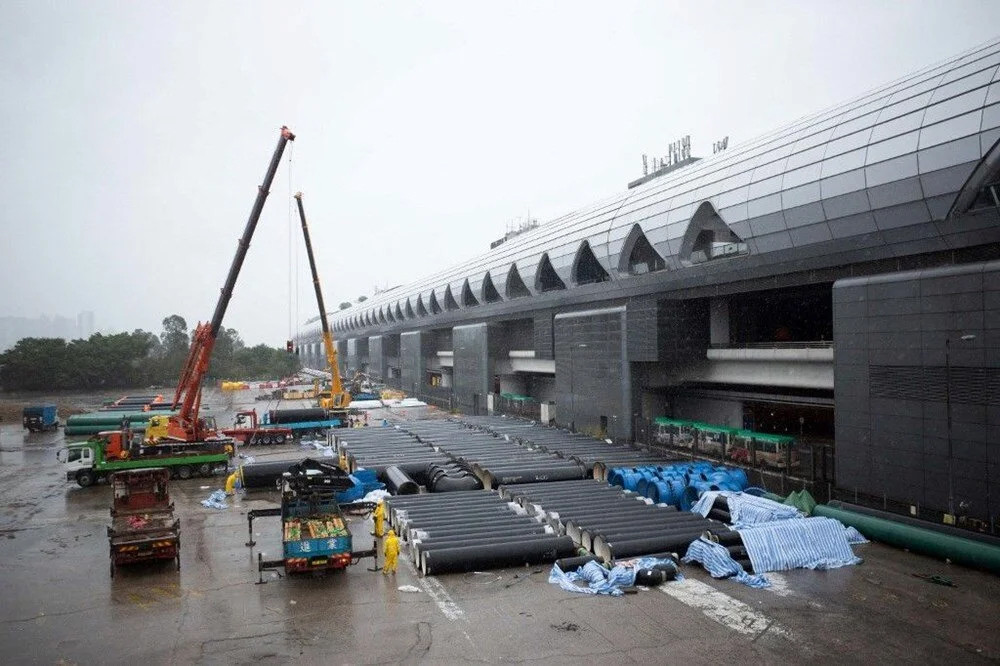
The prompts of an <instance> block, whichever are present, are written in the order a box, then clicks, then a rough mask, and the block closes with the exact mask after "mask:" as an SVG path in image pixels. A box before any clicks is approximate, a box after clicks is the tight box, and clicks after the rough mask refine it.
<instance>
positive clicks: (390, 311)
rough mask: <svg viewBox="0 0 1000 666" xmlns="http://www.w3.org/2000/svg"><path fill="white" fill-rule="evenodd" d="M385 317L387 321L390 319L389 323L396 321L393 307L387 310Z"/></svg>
mask: <svg viewBox="0 0 1000 666" xmlns="http://www.w3.org/2000/svg"><path fill="white" fill-rule="evenodd" d="M385 316H386V319H388V320H389V321H396V318H395V317H393V316H392V308H391V307H386V309H385Z"/></svg>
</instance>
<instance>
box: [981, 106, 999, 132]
mask: <svg viewBox="0 0 1000 666" xmlns="http://www.w3.org/2000/svg"><path fill="white" fill-rule="evenodd" d="M994 127H1000V104H994V105H993V106H988V107H986V108H985V109H983V123H982V125H981V126H980V128H979V129H980V131H985V130H988V129H993V128H994Z"/></svg>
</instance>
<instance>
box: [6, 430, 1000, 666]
mask: <svg viewBox="0 0 1000 666" xmlns="http://www.w3.org/2000/svg"><path fill="white" fill-rule="evenodd" d="M60 446H62V435H61V433H47V434H38V435H30V436H25V435H24V434H23V433H22V431H21V430H20V428H19V427H17V426H12V425H4V426H2V428H0V589H2V593H0V662H2V663H11V664H20V663H37V664H53V663H80V664H91V663H126V662H128V663H133V664H134V663H143V664H188V663H207V664H216V663H218V664H230V663H257V664H270V663H288V662H293V661H294V662H297V663H316V664H339V663H351V664H353V663H359V664H381V663H416V662H420V661H427V662H433V663H461V662H479V661H481V662H487V663H496V662H522V661H544V662H546V663H595V662H598V661H599V662H601V663H636V662H646V663H678V662H685V663H735V662H739V661H749V662H754V663H756V662H794V663H800V662H832V661H836V662H858V663H860V662H868V663H870V662H901V661H908V662H912V661H932V662H938V663H940V662H946V661H950V662H954V663H969V662H971V661H976V660H980V659H983V660H985V659H994V660H996V659H1000V634H998V632H997V631H996V629H997V622H998V620H997V618H1000V579H998V578H997V577H994V576H990V575H988V574H984V573H980V572H976V571H971V570H968V569H964V568H961V567H955V566H950V565H946V564H944V563H939V562H936V561H934V560H931V559H928V558H924V557H920V556H917V555H912V554H908V553H904V552H901V551H897V550H894V549H890V548H887V547H883V546H880V545H877V544H868V545H864V546H859V547H856V552H857V553H858V554H859V555H860V556H861V557H863V558H865V562H864V563H863V564H861V565H859V566H856V567H845V568H843V569H837V570H833V571H827V572H814V571H805V570H799V571H791V572H785V573H783V574H769V577H770V578H771V579H772V581H773V582H774V583H775V585H774V587H773V588H771V589H769V590H752V589H750V588H746V587H744V586H742V585H739V584H737V583H734V582H730V581H715V580H712V579H710V578H709V577H708V576H707V575H706V574H705V572H704V571H703V570H701V569H700V568H696V567H684V568H683V571H684V574H685V576H686V577H687V580H686V581H685V582H682V583H669V584H667V585H665V586H663V587H662V588H661V589H651V590H646V591H641V592H640V593H638V594H636V595H628V596H625V597H621V598H605V597H600V598H595V597H587V596H583V595H573V594H570V593H567V592H564V591H562V590H560V589H559V588H557V587H555V586H553V585H550V584H549V583H548V582H547V581H546V579H547V574H548V567H547V566H544V567H530V568H514V569H505V570H499V571H489V572H482V573H469V574H458V575H446V576H439V577H428V578H421V577H419V576H418V575H416V573H415V572H414V571H413V569H412V568H411V566H410V565H409V564H408V560H407V559H406V558H401V559H400V570H399V573H398V574H397V575H396V576H395V577H386V576H383V575H382V574H381V573H370V572H368V571H366V568H367V567H369V566H371V561H370V560H366V561H362V562H361V563H359V564H358V565H356V566H353V567H350V568H349V569H348V570H347V571H346V572H341V573H334V574H330V575H327V576H325V577H322V578H312V577H306V578H280V579H279V578H277V577H276V576H275V575H273V574H271V575H266V576H265V580H266V581H267V583H266V584H265V585H257V584H255V583H256V581H257V573H256V553H257V551H258V550H260V551H261V552H263V553H265V555H264V556H265V557H269V556H272V555H276V553H277V552H278V550H279V546H280V540H279V528H278V524H277V519H275V518H262V519H260V520H259V521H257V522H255V532H256V533H257V536H256V539H257V541H258V547H257V549H253V550H251V549H249V548H247V547H245V546H244V542H245V541H246V538H247V523H246V515H245V513H246V511H247V510H248V509H249V508H254V507H264V506H274V501H276V499H277V496H276V495H275V494H263V495H261V494H255V495H252V496H247V497H244V498H242V499H237V500H236V501H234V502H231V504H230V507H229V508H228V509H227V510H224V511H219V510H213V509H206V508H204V507H202V506H201V505H200V504H199V502H200V500H201V499H204V498H205V497H206V496H207V495H208V493H209V492H210V491H211V490H212V489H214V488H218V487H221V485H222V482H223V479H222V478H221V477H216V478H215V479H211V480H208V479H192V480H189V481H174V482H172V485H171V493H172V495H173V497H174V501H175V504H176V512H177V515H178V516H179V517H180V518H181V529H182V534H181V570H180V571H175V570H174V568H173V566H172V563H165V564H163V565H150V566H139V567H135V568H122V569H119V572H118V574H117V575H116V578H115V579H114V580H111V579H110V577H109V574H108V545H107V538H106V535H105V526H106V525H107V524H108V507H109V505H110V489H109V488H108V487H107V486H106V485H100V486H97V487H93V488H87V489H83V488H79V487H77V486H76V485H75V484H71V483H67V482H66V481H65V475H64V473H63V472H62V470H61V465H60V464H59V463H58V462H57V461H56V459H55V451H56V449H57V448H59V447H60ZM288 450H290V451H291V450H292V449H291V448H290V447H289V449H288ZM205 486H208V487H205ZM352 529H353V531H354V533H355V535H356V537H355V544H356V548H360V547H364V546H366V545H367V544H368V543H369V540H370V539H371V537H369V536H368V530H370V521H369V522H367V523H365V522H362V521H360V520H355V522H354V523H353V524H352ZM914 573H937V574H943V575H946V576H948V577H949V578H951V579H952V580H953V581H954V582H955V583H956V584H957V585H958V587H956V588H948V587H942V586H937V585H932V584H929V583H927V582H924V581H921V580H919V579H917V578H914V577H913V575H912V574H914ZM402 585H413V586H415V587H416V588H417V589H418V590H419V591H417V592H404V591H400V590H399V589H398V587H399V586H402Z"/></svg>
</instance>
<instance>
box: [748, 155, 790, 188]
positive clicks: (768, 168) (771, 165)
mask: <svg viewBox="0 0 1000 666" xmlns="http://www.w3.org/2000/svg"><path fill="white" fill-rule="evenodd" d="M786 162H787V160H786V159H785V158H783V157H782V158H779V159H777V160H775V161H773V162H768V163H767V164H761V165H760V166H759V167H757V168H756V169H754V172H753V178H752V181H753V182H757V181H761V180H766V179H768V178H770V177H771V176H776V175H779V174H782V173H784V172H785V163H786Z"/></svg>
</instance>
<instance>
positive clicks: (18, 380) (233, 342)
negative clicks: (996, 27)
mask: <svg viewBox="0 0 1000 666" xmlns="http://www.w3.org/2000/svg"><path fill="white" fill-rule="evenodd" d="M190 347H191V333H190V332H188V326H187V322H186V321H185V320H184V318H183V317H181V316H180V315H170V316H169V317H166V318H165V319H164V320H163V331H162V332H161V333H160V334H159V335H156V334H155V333H150V332H149V331H144V330H142V329H136V330H134V331H132V332H131V333H115V334H113V335H104V334H102V333H95V334H93V335H91V336H90V337H89V338H88V339H86V340H83V339H80V340H69V341H67V340H64V339H62V338H23V339H21V340H19V341H18V342H17V344H16V345H14V347H12V348H11V349H9V350H7V351H6V352H4V353H2V354H0V386H2V387H3V388H4V389H6V390H27V391H31V390H59V389H104V388H133V387H139V386H169V387H173V386H175V385H176V383H177V378H178V377H179V375H180V372H181V366H183V364H184V361H185V360H186V359H187V355H188V351H189V350H190ZM300 367H301V366H300V363H299V359H298V357H297V356H294V355H292V354H289V353H288V352H286V351H285V350H283V349H276V348H274V347H268V346H267V345H263V344H260V345H255V346H253V347H247V346H246V345H245V344H244V342H243V339H242V338H241V337H240V334H239V333H238V332H237V331H236V329H233V328H223V329H221V330H220V331H219V335H218V338H217V339H216V342H215V348H214V349H213V350H212V358H211V362H210V365H209V369H208V375H209V377H208V379H209V380H221V379H231V380H244V381H249V380H256V379H275V378H280V377H287V376H288V375H290V374H293V373H294V372H295V371H297V370H298V369H299V368H300Z"/></svg>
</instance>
